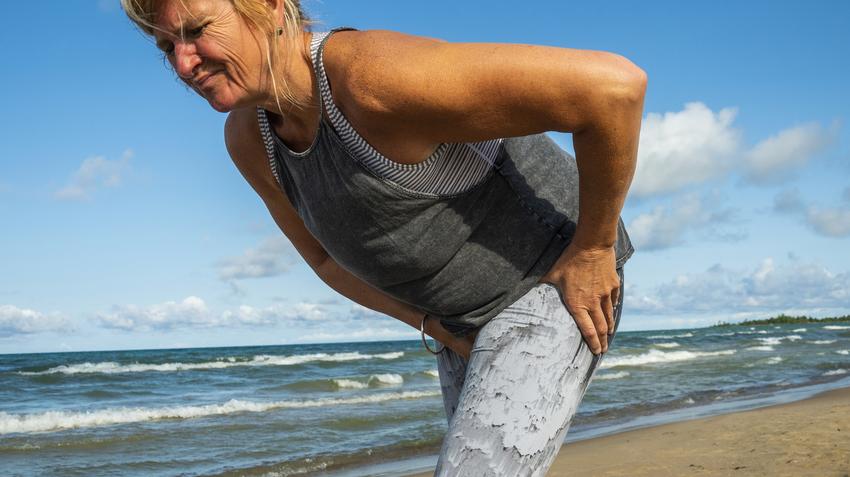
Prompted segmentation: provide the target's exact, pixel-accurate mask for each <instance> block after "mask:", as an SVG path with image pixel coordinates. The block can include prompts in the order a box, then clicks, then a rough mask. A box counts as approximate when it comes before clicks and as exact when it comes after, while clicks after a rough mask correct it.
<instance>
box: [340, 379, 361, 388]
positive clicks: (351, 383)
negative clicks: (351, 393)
mask: <svg viewBox="0 0 850 477" xmlns="http://www.w3.org/2000/svg"><path fill="white" fill-rule="evenodd" d="M333 382H334V384H336V385H337V387H338V388H342V389H366V388H368V387H369V384H368V383H364V382H362V381H357V380H355V379H334V380H333Z"/></svg>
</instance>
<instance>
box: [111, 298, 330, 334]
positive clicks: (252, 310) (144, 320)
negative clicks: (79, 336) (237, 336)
mask: <svg viewBox="0 0 850 477" xmlns="http://www.w3.org/2000/svg"><path fill="white" fill-rule="evenodd" d="M333 318H334V317H333V315H332V314H331V313H329V312H328V310H327V308H326V307H325V306H324V305H322V304H318V303H307V302H301V303H296V304H295V305H294V306H290V307H286V306H283V305H273V306H269V307H265V308H257V307H253V306H249V305H242V306H240V307H238V308H236V309H235V310H224V311H223V312H220V313H217V312H214V311H213V310H210V308H209V307H208V306H207V304H206V303H205V302H204V300H202V299H201V298H198V297H195V296H190V297H187V298H185V299H184V300H182V301H179V302H174V301H168V302H165V303H160V304H155V305H149V306H136V305H122V306H114V307H113V308H112V311H111V312H109V313H100V314H98V315H97V321H98V322H99V324H100V325H101V326H103V327H105V328H113V329H119V330H126V331H150V330H159V331H168V330H173V329H178V328H213V327H240V326H273V325H278V324H282V323H296V322H297V323H298V324H306V325H308V326H309V325H311V324H317V323H320V322H325V321H327V320H329V319H333Z"/></svg>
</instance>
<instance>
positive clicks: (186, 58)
mask: <svg viewBox="0 0 850 477" xmlns="http://www.w3.org/2000/svg"><path fill="white" fill-rule="evenodd" d="M156 26H157V27H158V29H159V30H161V31H156V32H154V33H155V34H154V37H155V39H156V44H157V47H158V48H159V49H160V50H162V51H163V52H164V53H165V55H166V57H167V59H168V61H169V63H171V65H172V67H173V68H174V71H175V72H176V73H177V75H178V76H179V77H180V78H181V79H182V80H183V81H184V82H185V83H186V84H188V85H189V86H190V87H191V88H192V89H193V90H195V92H197V93H198V94H199V95H201V96H202V97H203V98H204V99H206V100H207V101H208V102H209V103H210V106H212V107H213V108H214V109H215V110H216V111H221V112H226V111H230V110H233V109H236V108H239V107H243V106H247V105H250V104H252V101H253V102H259V101H261V99H260V97H261V96H262V93H261V90H262V85H263V83H265V82H266V79H265V77H266V76H267V75H266V74H265V73H264V71H265V68H264V64H265V63H264V61H265V59H264V57H263V51H264V50H265V48H266V46H265V44H263V46H262V47H261V45H260V43H261V42H263V43H265V41H264V40H263V39H262V35H261V34H260V33H258V32H256V31H255V30H253V29H252V28H250V27H249V26H248V24H247V23H246V22H245V20H244V19H243V18H242V17H241V15H239V13H238V12H237V11H236V10H234V8H233V5H232V4H231V3H230V1H229V0H163V1H162V2H161V4H160V9H159V16H158V18H157V22H156Z"/></svg>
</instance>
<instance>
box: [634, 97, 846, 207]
mask: <svg viewBox="0 0 850 477" xmlns="http://www.w3.org/2000/svg"><path fill="white" fill-rule="evenodd" d="M737 114H738V109H737V108H723V109H721V110H720V111H719V112H714V111H712V110H711V109H709V108H708V107H707V106H706V105H705V104H703V103H701V102H691V103H687V104H685V108H684V110H682V111H675V112H667V113H664V114H663V115H662V114H658V113H649V114H647V115H646V118H644V120H643V122H642V124H641V134H640V147H639V149H638V162H637V170H636V171H635V177H634V181H633V183H632V187H631V194H632V195H633V196H635V197H650V196H656V195H663V194H669V193H671V192H675V191H678V190H681V189H684V188H686V187H688V186H693V185H695V184H702V183H705V182H708V181H710V180H713V179H721V178H725V177H728V176H729V175H730V174H732V173H739V174H741V175H742V176H743V177H744V178H745V179H746V180H747V181H748V182H750V183H752V184H766V183H773V182H777V181H780V180H783V179H786V178H788V177H789V174H790V172H791V171H792V170H794V169H796V168H799V167H802V166H804V165H806V164H807V163H808V162H809V161H810V160H811V159H812V158H813V157H814V156H815V155H816V154H818V153H820V152H822V151H824V150H825V149H826V148H827V147H829V146H831V145H832V144H834V143H835V142H836V139H837V137H838V133H839V129H840V122H839V121H834V122H833V123H832V125H831V126H830V128H829V129H828V130H825V129H824V128H823V127H821V126H820V125H818V124H815V123H809V124H804V125H801V126H795V127H791V128H788V129H785V130H782V131H779V132H778V133H776V134H774V135H773V136H771V137H769V138H767V139H765V140H763V141H761V142H759V143H758V144H756V146H754V147H753V148H752V149H750V150H747V149H746V148H744V147H743V145H742V136H743V134H742V132H741V131H740V130H739V129H738V128H735V127H734V125H733V122H734V120H735V117H736V116H737Z"/></svg>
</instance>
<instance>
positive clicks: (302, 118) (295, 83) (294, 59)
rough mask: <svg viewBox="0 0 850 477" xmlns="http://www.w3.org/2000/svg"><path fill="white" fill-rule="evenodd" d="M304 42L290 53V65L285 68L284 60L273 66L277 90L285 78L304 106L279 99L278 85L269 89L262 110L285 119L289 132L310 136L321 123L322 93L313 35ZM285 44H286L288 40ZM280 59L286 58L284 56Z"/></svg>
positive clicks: (305, 38) (303, 35) (309, 34)
mask: <svg viewBox="0 0 850 477" xmlns="http://www.w3.org/2000/svg"><path fill="white" fill-rule="evenodd" d="M301 38H302V44H301V45H299V46H300V48H293V49H291V50H290V51H289V52H287V53H288V55H289V61H288V64H284V61H283V59H280V60H279V61H277V62H273V66H274V68H275V72H276V74H275V78H277V86H278V87H280V86H281V80H280V78H283V77H285V78H286V80H287V86H288V87H289V90H290V91H291V92H292V94H293V96H294V97H295V98H297V99H298V100H299V101H300V102H301V103H302V104H303V105H304V106H300V107H299V106H294V105H292V104H290V103H289V102H287V101H286V100H284V98H283V97H280V95H276V94H275V91H274V84H269V85H268V91H267V93H266V94H265V95H264V99H263V101H261V103H260V104H259V106H260V107H262V108H264V109H266V110H267V111H269V112H272V113H274V114H276V115H278V116H281V117H282V118H283V121H284V122H285V123H286V124H287V129H290V128H292V130H295V131H305V132H308V131H312V130H314V129H315V127H316V124H318V122H319V114H320V109H319V98H318V95H319V89H318V87H317V85H316V80H315V77H314V74H313V67H312V60H311V58H310V41H311V40H312V38H313V35H312V33H310V32H302V36H301ZM281 41H282V42H285V41H286V40H281ZM281 47H282V48H286V46H285V45H281ZM279 56H281V57H285V55H284V54H282V55H279ZM270 83H271V82H270Z"/></svg>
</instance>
